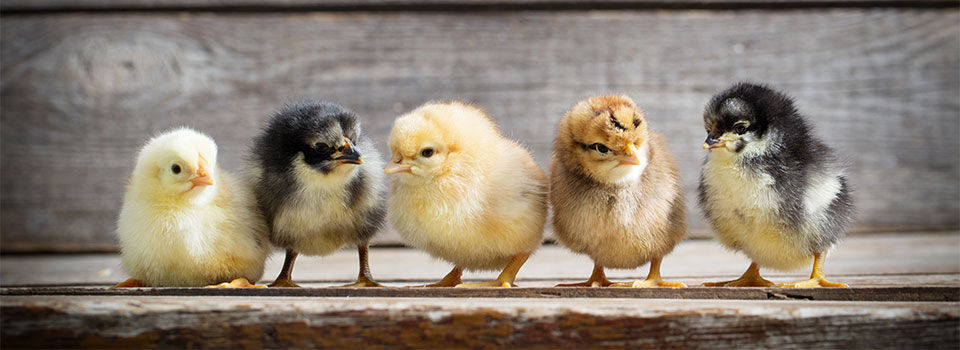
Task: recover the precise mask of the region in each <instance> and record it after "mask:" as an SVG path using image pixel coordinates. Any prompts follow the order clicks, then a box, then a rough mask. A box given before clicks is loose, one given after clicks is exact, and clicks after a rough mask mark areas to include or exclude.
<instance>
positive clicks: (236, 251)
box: [117, 128, 269, 287]
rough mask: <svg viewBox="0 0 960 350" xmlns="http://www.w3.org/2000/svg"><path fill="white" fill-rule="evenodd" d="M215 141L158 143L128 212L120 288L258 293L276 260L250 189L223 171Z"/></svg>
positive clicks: (171, 136) (191, 138)
mask: <svg viewBox="0 0 960 350" xmlns="http://www.w3.org/2000/svg"><path fill="white" fill-rule="evenodd" d="M216 162H217V145H216V143H214V141H213V139H211V138H210V137H209V136H207V135H204V134H202V133H199V132H196V131H194V130H191V129H188V128H182V129H177V130H173V131H170V132H167V133H164V134H162V135H160V136H157V137H155V138H153V139H152V140H150V141H149V142H148V143H147V145H146V146H144V147H143V149H141V150H140V153H139V155H138V156H137V163H136V166H135V167H134V170H133V174H132V175H131V176H130V182H129V184H128V185H127V191H126V194H125V196H124V200H123V207H122V209H121V210H120V218H119V220H118V224H117V235H118V236H119V238H120V249H121V252H122V254H123V266H124V268H125V269H126V270H127V272H128V273H129V274H130V275H131V276H132V277H133V278H131V279H130V280H127V281H125V282H123V283H120V284H118V285H117V287H137V286H154V287H197V286H204V285H208V284H213V283H218V282H224V281H230V280H233V279H236V280H234V281H233V282H232V283H229V284H228V283H225V284H223V285H221V286H224V287H246V286H251V285H250V283H249V281H254V282H256V281H257V280H258V279H260V276H261V275H263V265H264V262H265V261H266V258H267V254H268V253H269V244H268V242H269V241H268V240H267V232H268V231H267V226H266V221H265V220H264V219H263V215H262V214H261V213H260V211H259V209H258V208H257V204H256V203H257V202H256V199H255V197H254V195H253V192H252V190H251V189H250V187H249V186H248V185H247V184H246V183H244V182H242V181H240V180H239V179H237V178H235V177H233V176H232V175H230V174H228V173H227V172H225V171H223V170H220V169H218V168H217V166H216V164H217V163H216Z"/></svg>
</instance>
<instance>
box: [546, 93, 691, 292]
mask: <svg viewBox="0 0 960 350" xmlns="http://www.w3.org/2000/svg"><path fill="white" fill-rule="evenodd" d="M550 185H551V187H550V203H551V204H552V205H553V228H554V230H555V232H556V235H557V238H558V239H559V240H560V242H561V243H563V244H564V245H565V246H567V247H568V248H570V249H571V250H573V251H574V252H576V253H580V254H586V255H588V256H590V258H592V259H593V261H594V268H593V274H592V275H591V276H590V279H589V280H588V281H586V282H583V283H576V284H562V285H560V286H593V287H597V286H603V287H606V286H611V285H612V286H628V287H686V286H685V285H684V284H683V283H679V282H667V281H664V280H663V279H661V278H660V262H661V260H662V259H663V256H665V255H667V253H670V251H672V250H673V248H674V246H676V245H677V243H679V242H680V241H681V240H683V238H684V237H685V236H686V233H687V224H686V214H685V208H684V204H683V192H682V191H681V188H680V177H679V176H678V175H677V166H676V164H675V163H674V160H673V156H671V155H670V153H669V152H667V147H666V144H665V142H664V139H663V137H662V136H660V135H659V134H657V133H654V132H652V131H650V130H649V129H648V128H647V122H646V120H645V119H644V116H643V114H642V113H641V112H640V110H639V109H638V108H637V105H636V103H634V102H633V100H632V99H630V97H627V96H596V97H592V98H589V99H587V100H585V101H582V102H580V103H578V104H577V105H576V106H574V107H573V109H572V110H570V111H569V112H567V114H566V115H565V116H564V117H563V119H562V120H561V121H560V127H559V130H558V132H557V138H556V140H555V144H554V152H553V160H552V161H551V164H550ZM647 262H649V263H650V272H649V274H648V275H647V279H646V280H644V281H639V280H637V281H633V282H629V283H612V282H610V281H609V280H607V278H606V276H605V274H604V267H612V268H620V269H633V268H637V267H639V266H641V265H644V264H646V263H647Z"/></svg>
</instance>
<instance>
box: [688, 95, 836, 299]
mask: <svg viewBox="0 0 960 350" xmlns="http://www.w3.org/2000/svg"><path fill="white" fill-rule="evenodd" d="M703 121H704V126H705V127H706V131H707V140H706V142H705V143H704V145H703V148H704V149H708V150H709V153H708V154H707V157H706V159H705V161H704V164H703V172H702V173H701V176H700V187H699V202H700V207H701V208H702V209H703V212H704V215H705V216H706V218H707V221H709V222H710V224H711V226H712V227H713V229H714V231H716V232H717V235H718V238H719V240H720V242H721V243H722V244H723V245H724V246H726V247H727V248H730V249H733V250H738V251H742V252H743V253H744V254H746V255H747V256H748V257H750V259H752V260H753V264H751V265H750V267H749V268H748V269H747V272H745V273H744V274H743V276H741V277H740V278H739V279H736V280H733V281H725V282H716V283H704V285H706V286H731V287H732V286H737V287H739V286H764V287H769V286H773V283H772V282H770V281H768V280H765V279H763V278H762V277H760V272H759V266H764V267H771V268H774V269H777V270H793V269H796V268H799V267H800V266H803V265H804V264H809V263H810V261H811V258H812V260H813V273H812V274H811V276H810V280H807V281H802V282H795V283H783V284H781V285H780V286H782V287H845V286H846V285H845V284H842V283H833V282H829V281H827V280H826V279H825V278H824V275H823V260H824V258H825V255H826V253H827V251H828V250H830V248H831V247H833V246H834V245H835V244H836V243H837V241H838V240H840V238H841V237H842V236H843V235H844V229H845V227H846V225H847V224H848V223H849V222H850V221H851V219H852V217H853V211H854V210H853V202H852V200H851V198H850V186H849V184H848V183H847V178H846V176H844V174H843V166H842V164H841V163H840V161H839V160H838V159H837V158H836V156H835V155H834V153H833V151H832V150H831V149H830V148H829V147H827V146H826V145H825V144H824V143H823V142H822V141H820V140H819V139H817V138H816V137H815V136H814V135H813V134H812V130H811V127H810V125H809V124H808V123H807V121H806V120H805V118H804V116H803V115H801V114H800V112H798V111H797V109H796V108H795V107H794V106H793V101H792V100H791V99H790V98H789V97H787V96H785V95H784V94H782V93H780V92H777V91H774V90H773V89H771V88H769V87H767V86H763V85H756V84H750V83H737V84H734V85H733V86H731V87H729V88H728V89H726V90H724V91H722V92H720V93H719V94H717V95H716V96H714V97H713V99H711V100H710V102H709V103H708V104H707V107H706V110H705V111H704V113H703Z"/></svg>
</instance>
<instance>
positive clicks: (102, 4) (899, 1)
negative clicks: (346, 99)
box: [0, 0, 960, 13]
mask: <svg viewBox="0 0 960 350" xmlns="http://www.w3.org/2000/svg"><path fill="white" fill-rule="evenodd" d="M958 5H960V4H958V3H957V2H956V1H950V0H585V1H571V0H494V1H491V0H360V1H350V0H199V1H198V0H47V1H30V0H6V1H4V2H3V3H0V11H6V12H8V13H9V12H14V13H17V12H38V11H45V12H50V11H57V12H66V11H205V10H218V11H225V10H226V11H231V10H233V11H430V10H444V11H448V10H498V11H504V10H518V9H519V10H524V9H525V10H589V9H606V10H609V9H621V10H622V9H758V8H760V9H789V8H836V7H855V8H868V7H899V8H930V7H957V6H958Z"/></svg>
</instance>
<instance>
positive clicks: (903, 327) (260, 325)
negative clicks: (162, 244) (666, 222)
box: [0, 296, 960, 349]
mask: <svg viewBox="0 0 960 350" xmlns="http://www.w3.org/2000/svg"><path fill="white" fill-rule="evenodd" d="M0 321H2V322H0V323H2V327H3V332H2V333H3V334H2V339H0V341H2V342H3V344H4V346H5V347H10V348H61V347H96V348H102V347H116V348H131V347H133V348H143V347H163V348H194V347H200V348H215V347H216V348H225V347H244V348H262V347H266V348H278V347H283V348H286V347H296V348H303V347H325V348H358V347H362V348H368V347H378V348H379V347H404V348H437V347H444V348H447V347H456V348H479V347H487V348H491V347H530V346H539V347H551V348H580V349H582V348H587V347H591V348H592V347H630V348H651V347H668V348H672V347H676V348H695V349H722V348H743V347H751V348H758V347H759V348H778V349H793V348H803V349H811V348H814V349H816V348H838V347H842V348H854V349H861V348H867V349H869V348H918V349H933V348H945V349H952V348H955V347H956V345H957V343H958V341H960V335H958V332H960V327H958V326H957V325H958V322H960V303H955V302H950V303H944V302H921V303H918V302H890V303H874V304H869V305H865V304H863V303H855V302H836V301H733V300H726V301H710V300H658V299H647V300H631V299H609V298H573V299H565V300H564V302H563V303H557V302H555V300H553V299H511V298H506V299H492V298H474V299H432V298H309V299H308V298H296V297H275V298H253V297H210V298H203V299H198V298H183V297H139V298H116V297H95V296H83V297H65V296H4V298H3V299H2V300H0Z"/></svg>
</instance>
